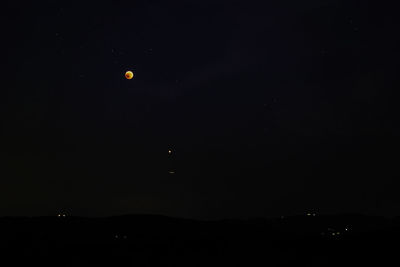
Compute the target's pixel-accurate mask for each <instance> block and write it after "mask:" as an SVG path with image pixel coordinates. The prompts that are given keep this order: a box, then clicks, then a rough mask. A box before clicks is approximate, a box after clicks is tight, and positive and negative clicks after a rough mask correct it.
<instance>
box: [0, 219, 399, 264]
mask: <svg viewBox="0 0 400 267" xmlns="http://www.w3.org/2000/svg"><path fill="white" fill-rule="evenodd" d="M0 236H1V239H0V249H1V251H2V257H1V260H2V262H4V263H5V262H6V261H7V264H8V265H7V266H19V265H24V266H25V265H27V264H29V265H32V264H37V263H39V264H40V265H41V266H210V265H218V266H260V265H264V266H338V265H340V266H361V265H364V264H376V265H386V264H387V263H391V264H393V263H395V261H396V260H397V257H396V253H397V245H392V244H396V242H398V240H399V236H400V220H399V219H398V218H393V219H388V218H384V217H376V216H363V215H357V214H342V215H337V216H322V215H321V216H319V215H314V214H309V215H305V216H292V217H281V218H272V219H263V218H258V219H249V220H221V221H196V220H191V219H180V218H171V217H167V216H159V215H124V216H114V217H106V218H84V217H61V218H60V217H56V216H54V217H33V218H28V217H4V218H0ZM4 266H6V265H4Z"/></svg>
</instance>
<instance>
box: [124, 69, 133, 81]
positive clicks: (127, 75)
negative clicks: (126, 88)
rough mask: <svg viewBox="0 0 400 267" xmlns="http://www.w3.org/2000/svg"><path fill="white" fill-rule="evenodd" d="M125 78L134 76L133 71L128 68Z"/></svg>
mask: <svg viewBox="0 0 400 267" xmlns="http://www.w3.org/2000/svg"><path fill="white" fill-rule="evenodd" d="M125 78H127V79H128V80H130V79H132V78H133V72H132V71H130V70H128V71H127V72H125Z"/></svg>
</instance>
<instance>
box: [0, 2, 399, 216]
mask: <svg viewBox="0 0 400 267" xmlns="http://www.w3.org/2000/svg"><path fill="white" fill-rule="evenodd" d="M39 2H40V3H37V2H36V1H31V2H29V3H24V2H20V1H15V2H11V1H10V2H9V3H6V4H2V5H4V6H3V7H2V9H3V11H2V13H3V14H2V20H3V21H2V28H3V30H2V33H1V35H2V37H1V40H2V41H1V42H2V46H4V45H5V47H4V48H3V49H2V57H3V60H2V61H3V64H2V65H3V66H5V70H4V71H2V72H3V74H2V76H3V78H2V85H1V95H0V105H1V136H0V137H1V138H0V139H1V143H0V147H1V149H0V155H1V161H2V164H1V165H2V167H1V173H0V174H1V178H0V216H8V215H29V216H35V215H54V214H57V213H59V212H65V213H67V214H70V215H79V216H109V215H119V214H126V213H151V214H165V215H170V216H178V217H190V218H200V219H217V218H237V217H239V218H243V217H258V216H263V217H272V216H280V215H292V214H304V213H306V212H310V211H312V212H316V213H324V214H325V213H327V214H331V213H334V214H336V213H342V212H360V213H365V214H382V215H387V216H392V215H399V214H400V212H399V207H400V195H399V194H398V188H399V182H398V178H399V148H400V145H399V144H400V142H399V136H400V126H399V119H398V117H397V109H398V107H397V106H398V92H397V90H398V87H397V86H395V83H397V80H398V78H397V77H396V76H397V72H398V69H399V68H398V67H399V66H398V62H399V61H398V60H397V57H396V56H395V54H397V53H398V52H397V51H396V50H397V49H398V45H399V43H398V41H397V39H398V24H396V22H395V17H396V16H397V14H396V10H395V9H393V8H391V7H389V6H387V5H384V4H383V1H334V0H306V1H295V0H292V1H291V0H285V1H258V2H252V1H226V2H224V1H211V0H206V1H204V0H203V1H156V0H142V1H122V0H121V1H96V2H91V3H89V2H86V1H80V2H76V3H74V2H70V1H39ZM4 7H5V8H4ZM128 70H131V71H133V72H134V74H135V77H134V78H133V79H132V80H127V79H125V77H124V75H125V72H126V71H128ZM169 150H171V153H169Z"/></svg>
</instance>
